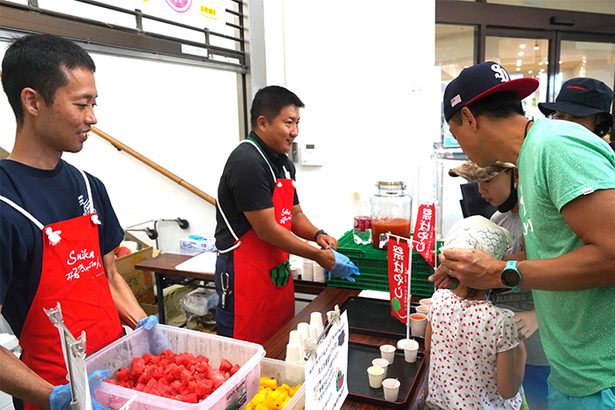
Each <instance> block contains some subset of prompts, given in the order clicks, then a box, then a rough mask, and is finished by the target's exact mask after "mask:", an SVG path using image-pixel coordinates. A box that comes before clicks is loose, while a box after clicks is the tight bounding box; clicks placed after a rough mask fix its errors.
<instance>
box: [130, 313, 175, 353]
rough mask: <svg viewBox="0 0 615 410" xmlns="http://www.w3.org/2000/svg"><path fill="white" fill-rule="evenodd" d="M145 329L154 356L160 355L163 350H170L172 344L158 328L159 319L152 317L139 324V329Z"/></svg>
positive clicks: (142, 320)
mask: <svg viewBox="0 0 615 410" xmlns="http://www.w3.org/2000/svg"><path fill="white" fill-rule="evenodd" d="M140 327H143V329H144V330H146V331H147V338H148V340H149V347H150V350H151V352H152V353H153V354H160V353H161V352H162V351H163V350H166V349H170V348H171V343H169V339H168V338H167V337H166V335H165V334H164V332H163V331H162V330H161V329H160V327H158V317H156V316H154V315H151V316H148V317H146V318H144V319H141V320H139V321H138V322H137V327H136V328H135V330H136V329H138V328H140Z"/></svg>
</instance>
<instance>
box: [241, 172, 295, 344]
mask: <svg viewBox="0 0 615 410" xmlns="http://www.w3.org/2000/svg"><path fill="white" fill-rule="evenodd" d="M293 184H294V181H293V180H292V179H282V178H278V179H277V180H276V184H275V189H274V191H273V209H274V213H275V219H276V221H277V223H278V224H280V225H282V226H283V227H284V228H286V229H288V230H290V229H291V226H292V209H293V199H294V195H295V188H294V186H293ZM240 241H241V246H239V247H238V248H236V249H235V250H234V251H233V254H234V255H233V257H234V264H235V289H234V294H235V295H234V303H235V310H234V315H235V318H234V335H233V337H235V338H236V339H241V340H246V341H250V342H255V343H260V344H262V343H264V342H266V341H267V340H268V339H269V338H270V337H271V336H272V335H273V334H274V333H275V332H276V331H277V330H278V329H279V328H280V327H282V326H283V325H285V324H286V323H287V322H288V321H289V320H290V319H292V318H293V316H294V314H295V286H294V283H293V279H292V276H291V277H289V279H288V283H287V284H286V285H284V286H281V287H277V286H275V285H274V284H273V281H272V280H271V277H270V274H269V271H270V270H271V269H272V268H274V267H276V266H278V265H279V264H281V263H282V262H284V261H286V260H288V253H287V252H284V251H283V250H281V249H278V248H276V247H274V246H272V245H270V244H268V243H267V242H265V241H262V240H260V239H259V238H258V236H257V235H256V232H255V231H254V229H250V230H249V231H248V232H247V233H246V234H245V235H244V236H242V237H241V238H240Z"/></svg>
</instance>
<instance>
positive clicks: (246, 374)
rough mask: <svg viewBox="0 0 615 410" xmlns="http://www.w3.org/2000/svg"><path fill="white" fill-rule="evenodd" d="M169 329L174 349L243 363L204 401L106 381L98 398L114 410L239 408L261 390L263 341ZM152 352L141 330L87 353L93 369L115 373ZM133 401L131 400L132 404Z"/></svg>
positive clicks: (165, 328) (213, 360) (213, 359)
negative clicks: (153, 392) (145, 390)
mask: <svg viewBox="0 0 615 410" xmlns="http://www.w3.org/2000/svg"><path fill="white" fill-rule="evenodd" d="M159 326H160V330H161V331H162V332H164V333H165V334H166V336H167V337H168V339H169V342H170V344H171V350H172V351H173V352H174V353H184V352H187V353H192V354H194V355H199V354H202V355H204V356H206V357H208V358H209V362H210V363H211V364H212V365H213V366H217V365H218V364H219V363H220V361H221V360H222V359H227V360H229V361H230V362H231V363H233V364H235V363H237V364H239V365H240V366H241V368H240V369H239V371H237V373H235V374H234V375H233V376H231V377H230V378H229V379H228V380H227V381H226V382H224V384H222V385H221V386H220V387H218V388H217V389H216V390H215V391H214V392H213V393H212V394H211V395H210V396H209V397H207V398H206V399H205V400H203V401H201V402H199V403H196V404H193V403H184V402H181V401H177V400H172V399H168V398H165V397H160V396H154V395H152V394H148V393H143V392H139V391H137V390H132V389H128V388H125V387H120V386H116V385H113V384H109V383H103V384H102V385H101V387H100V388H99V389H98V390H97V391H96V399H97V400H98V402H99V403H100V404H102V405H103V406H105V407H108V408H110V409H111V410H119V409H120V408H121V409H122V410H124V409H126V410H128V409H131V410H171V409H193V410H196V409H199V410H200V409H216V410H217V409H224V410H226V409H229V410H231V409H239V408H241V407H243V406H244V405H245V404H246V403H247V402H248V401H249V399H250V398H251V397H252V396H254V394H256V392H258V388H259V381H260V369H261V366H260V362H261V360H262V359H263V357H264V356H265V350H264V349H263V347H262V346H261V345H258V344H255V343H249V342H244V341H241V340H235V339H230V338H227V337H221V336H216V335H211V334H208V333H202V332H196V331H193V330H188V329H181V328H177V327H172V326H165V325H159ZM145 353H150V348H149V342H148V339H147V333H146V331H145V330H143V329H138V330H136V331H134V332H132V333H131V334H129V335H127V336H124V337H122V338H121V339H119V340H117V341H115V342H114V343H112V344H110V345H109V346H107V347H105V348H104V349H101V350H100V351H98V352H96V353H94V354H93V355H92V356H90V357H88V358H87V359H86V361H85V364H86V367H87V370H88V372H91V371H93V370H109V373H110V376H111V377H112V376H113V375H114V374H115V372H116V371H117V370H118V369H119V368H121V367H130V364H131V362H132V359H133V358H135V357H142V356H143V355H144V354H145ZM128 401H130V403H127V402H128Z"/></svg>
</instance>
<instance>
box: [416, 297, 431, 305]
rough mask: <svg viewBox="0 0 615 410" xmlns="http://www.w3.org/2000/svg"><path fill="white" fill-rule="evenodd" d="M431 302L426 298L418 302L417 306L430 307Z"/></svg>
mask: <svg viewBox="0 0 615 410" xmlns="http://www.w3.org/2000/svg"><path fill="white" fill-rule="evenodd" d="M432 302H433V301H432V300H431V298H426V299H421V300H419V304H421V305H426V306H431V304H432Z"/></svg>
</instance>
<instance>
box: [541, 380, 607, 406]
mask: <svg viewBox="0 0 615 410" xmlns="http://www.w3.org/2000/svg"><path fill="white" fill-rule="evenodd" d="M548 398H549V410H615V387H611V388H610V389H604V390H602V391H599V392H598V393H595V394H592V395H591V396H583V397H573V396H568V395H567V394H564V393H562V392H561V391H559V390H557V389H556V388H555V387H553V386H552V385H550V384H549V396H548ZM530 409H531V407H530Z"/></svg>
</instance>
